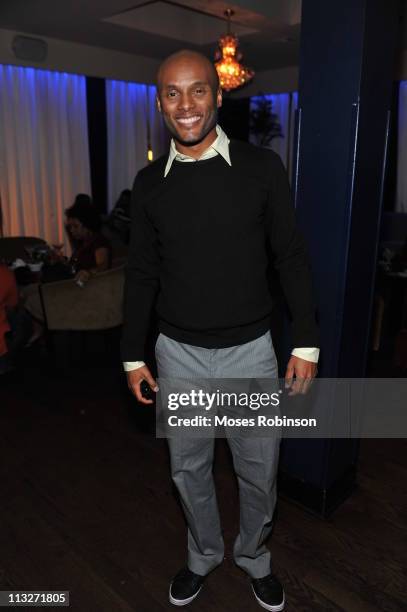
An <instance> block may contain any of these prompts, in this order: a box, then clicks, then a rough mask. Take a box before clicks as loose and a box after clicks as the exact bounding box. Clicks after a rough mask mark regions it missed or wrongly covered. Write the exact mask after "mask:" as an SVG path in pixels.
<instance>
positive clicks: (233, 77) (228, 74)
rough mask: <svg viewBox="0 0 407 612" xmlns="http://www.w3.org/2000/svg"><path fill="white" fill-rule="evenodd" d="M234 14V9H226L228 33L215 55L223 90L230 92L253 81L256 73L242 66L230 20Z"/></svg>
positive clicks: (221, 39) (223, 37) (220, 40)
mask: <svg viewBox="0 0 407 612" xmlns="http://www.w3.org/2000/svg"><path fill="white" fill-rule="evenodd" d="M233 14H234V12H233V11H232V9H226V11H225V16H226V17H227V20H228V29H227V33H226V34H225V35H224V36H221V37H220V39H219V49H218V50H217V51H216V53H215V60H217V61H215V67H216V70H217V72H218V75H219V80H220V85H221V87H222V89H225V90H226V91H230V90H231V89H236V88H237V87H241V86H242V85H244V84H245V83H248V82H249V81H251V79H252V78H253V77H254V72H253V70H251V69H250V68H247V67H246V66H243V64H240V60H241V59H242V54H241V53H240V51H238V50H237V47H238V44H239V40H238V38H237V36H235V35H234V34H232V33H231V31H230V18H231V16H232V15H233Z"/></svg>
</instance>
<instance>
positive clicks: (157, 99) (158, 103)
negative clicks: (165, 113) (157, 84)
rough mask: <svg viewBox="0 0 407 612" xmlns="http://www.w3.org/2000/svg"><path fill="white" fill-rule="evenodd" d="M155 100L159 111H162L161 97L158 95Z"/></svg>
mask: <svg viewBox="0 0 407 612" xmlns="http://www.w3.org/2000/svg"><path fill="white" fill-rule="evenodd" d="M155 101H156V103H157V108H158V112H159V113H161V102H160V98H159V97H158V96H156V98H155Z"/></svg>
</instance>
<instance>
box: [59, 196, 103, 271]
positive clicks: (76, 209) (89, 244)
mask: <svg viewBox="0 0 407 612" xmlns="http://www.w3.org/2000/svg"><path fill="white" fill-rule="evenodd" d="M65 214H66V219H67V220H66V229H67V231H68V233H69V234H70V236H72V238H73V244H74V245H75V247H74V251H73V253H72V256H71V258H70V260H69V264H70V265H71V267H72V270H73V272H74V274H75V281H77V282H80V283H85V282H87V281H88V280H89V278H90V277H91V276H92V275H93V274H96V273H97V272H103V271H104V270H107V269H109V268H110V267H111V265H112V247H111V244H110V242H109V240H108V239H107V238H106V237H105V236H103V234H101V233H100V226H101V222H100V217H99V215H98V212H97V210H96V209H95V208H94V207H93V206H89V205H82V204H80V203H79V202H78V203H75V204H73V206H71V207H70V208H67V209H66V211H65Z"/></svg>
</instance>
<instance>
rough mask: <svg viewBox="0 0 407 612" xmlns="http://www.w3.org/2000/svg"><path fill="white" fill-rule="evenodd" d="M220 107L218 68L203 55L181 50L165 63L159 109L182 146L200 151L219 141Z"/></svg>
mask: <svg viewBox="0 0 407 612" xmlns="http://www.w3.org/2000/svg"><path fill="white" fill-rule="evenodd" d="M221 104H222V90H221V88H220V86H219V79H218V74H217V72H216V68H215V66H214V65H213V64H212V63H211V62H210V61H209V60H208V58H207V57H205V56H204V55H202V53H197V52H196V51H189V50H183V51H178V52H177V53H173V54H172V55H170V56H169V57H167V59H165V60H164V61H163V63H162V64H161V66H160V68H159V70H158V74H157V107H158V110H159V111H160V112H161V113H162V115H163V118H164V122H165V124H166V126H167V128H168V129H169V131H170V133H171V135H172V136H173V138H175V140H176V141H177V142H178V144H179V145H180V146H187V147H190V146H194V147H195V149H196V147H198V149H196V150H199V148H200V147H201V146H202V147H203V146H204V145H207V144H208V143H209V144H210V142H212V140H214V139H215V138H216V129H215V128H216V122H217V113H218V108H219V106H221Z"/></svg>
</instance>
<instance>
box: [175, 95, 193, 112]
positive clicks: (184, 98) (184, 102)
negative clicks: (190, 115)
mask: <svg viewBox="0 0 407 612" xmlns="http://www.w3.org/2000/svg"><path fill="white" fill-rule="evenodd" d="M194 104H195V103H194V99H193V97H192V96H191V95H190V94H188V93H183V94H181V96H180V98H179V105H178V108H179V109H180V110H183V111H187V110H190V109H191V108H193V107H194Z"/></svg>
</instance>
